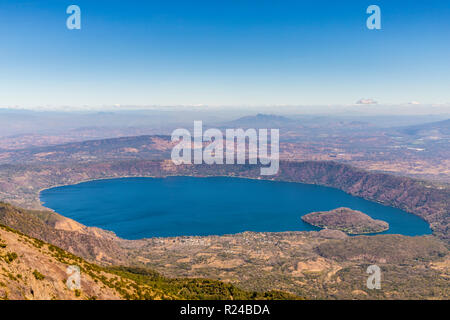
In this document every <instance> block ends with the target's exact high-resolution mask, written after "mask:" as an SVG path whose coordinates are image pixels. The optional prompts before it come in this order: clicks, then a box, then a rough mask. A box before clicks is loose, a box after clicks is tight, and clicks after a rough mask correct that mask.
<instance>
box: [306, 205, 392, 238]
mask: <svg viewBox="0 0 450 320" xmlns="http://www.w3.org/2000/svg"><path fill="white" fill-rule="evenodd" d="M302 220H303V221H305V222H307V223H309V224H312V225H314V226H316V227H320V228H326V229H334V230H340V231H343V232H345V233H348V234H354V235H356V234H367V233H379V232H383V231H386V230H388V229H389V224H388V223H387V222H385V221H382V220H375V219H372V218H371V217H370V216H368V215H367V214H365V213H362V212H361V211H357V210H352V209H349V208H337V209H334V210H331V211H319V212H312V213H309V214H307V215H304V216H303V217H302Z"/></svg>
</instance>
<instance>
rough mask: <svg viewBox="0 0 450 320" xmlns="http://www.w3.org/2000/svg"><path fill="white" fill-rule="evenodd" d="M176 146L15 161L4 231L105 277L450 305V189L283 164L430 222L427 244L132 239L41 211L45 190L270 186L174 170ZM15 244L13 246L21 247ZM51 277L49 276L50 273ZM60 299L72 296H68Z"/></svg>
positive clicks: (9, 168)
mask: <svg viewBox="0 0 450 320" xmlns="http://www.w3.org/2000/svg"><path fill="white" fill-rule="evenodd" d="M169 146H170V141H168V140H167V138H165V137H163V136H158V137H137V138H135V139H134V138H120V139H117V141H116V139H108V140H102V141H91V142H84V143H74V144H71V145H70V146H67V145H63V146H57V147H52V148H53V149H52V151H49V150H48V149H45V148H44V149H39V150H37V149H36V150H34V149H33V150H22V151H13V152H17V153H13V154H11V151H8V152H4V153H3V155H5V154H7V155H6V156H5V158H4V159H14V158H15V157H16V156H18V157H21V158H20V162H19V163H20V164H16V163H14V161H6V160H5V162H4V164H3V165H0V200H1V201H4V202H8V203H11V204H12V205H10V204H1V205H0V223H1V224H4V225H7V226H9V227H11V228H13V229H16V230H18V231H20V232H22V233H23V234H26V235H27V236H31V237H33V238H37V239H40V240H42V241H45V242H48V243H51V244H52V245H55V246H58V247H61V248H62V249H64V250H67V251H68V252H70V253H71V254H75V255H76V256H80V257H82V258H83V259H86V260H87V261H89V262H87V263H95V264H98V265H100V266H102V268H104V267H111V266H119V265H127V266H132V267H139V268H146V269H147V268H150V269H151V270H156V271H158V272H160V273H162V274H163V275H164V276H166V277H170V278H172V277H188V278H195V277H202V278H209V279H216V280H221V281H224V282H228V283H232V284H235V285H237V286H238V287H239V288H240V289H239V290H249V291H253V290H254V291H257V292H264V291H268V290H273V289H277V290H282V291H285V292H290V293H292V294H295V295H296V296H300V297H305V298H309V299H315V298H335V299H341V298H348V299H352V298H356V299H381V298H387V299H398V298H406V299H418V298H426V299H435V298H439V299H445V298H446V299H448V298H449V297H450V292H449V286H448V283H449V279H450V271H449V268H450V260H449V252H448V248H449V240H450V232H449V226H450V221H449V220H450V217H449V212H450V202H449V201H448V199H450V188H449V187H448V186H447V185H445V184H442V183H438V182H426V181H423V180H417V179H413V178H409V177H401V176H397V175H391V174H387V173H382V172H370V171H365V170H362V169H358V168H355V167H352V166H349V165H346V164H342V163H338V162H334V161H303V162H297V161H282V162H281V163H280V171H279V173H278V174H277V175H276V176H273V177H270V179H272V180H280V181H288V182H302V183H310V184H318V185H323V186H328V187H333V188H337V189H340V190H343V191H345V192H347V193H349V194H351V195H354V196H359V197H362V198H365V199H367V200H371V201H376V202H379V203H382V204H384V205H388V206H393V207H397V208H400V209H403V210H405V211H408V212H410V213H411V214H415V215H418V216H420V217H422V218H423V219H425V220H426V221H427V222H428V223H429V224H430V226H431V228H432V230H433V235H430V236H423V237H406V236H400V235H375V236H355V237H348V236H347V235H346V234H345V233H343V232H341V231H337V230H322V231H320V232H284V233H252V232H246V233H241V234H236V235H225V236H208V237H175V238H152V239H142V240H124V239H120V238H118V237H117V236H116V235H114V234H113V233H112V232H109V231H105V230H101V229H98V228H90V227H85V226H83V225H80V224H79V223H77V222H75V221H72V220H70V219H67V218H64V217H62V216H60V215H58V214H57V213H54V212H52V211H49V210H47V209H46V208H44V207H43V206H42V205H41V203H40V201H39V192H40V190H42V189H45V188H51V187H54V186H58V185H66V184H74V183H78V182H82V181H87V180H92V179H104V178H118V177H164V176H171V175H192V176H199V177H204V176H234V177H244V178H252V179H259V178H260V175H259V168H258V167H256V166H250V165H235V166H209V165H196V166H189V165H182V166H175V165H174V164H173V163H172V162H171V161H170V160H164V158H166V150H167V149H168V148H169ZM44 151H45V152H44ZM49 152H50V153H49ZM27 159H28V160H27ZM13 205H15V206H13ZM19 207H21V208H19ZM22 208H25V209H22ZM4 237H5V239H6V238H7V237H6V234H5V235H4ZM8 241H11V247H12V246H13V243H14V241H15V240H14V239H11V240H8ZM15 250H17V251H18V249H15ZM23 250H25V248H24V249H23ZM30 254H31V253H30ZM36 254H37V253H36ZM22 255H23V253H22ZM18 256H20V252H19V254H18ZM373 263H376V264H378V265H379V266H380V267H381V269H382V271H383V275H384V279H383V289H382V290H368V289H367V288H366V287H365V280H366V279H367V274H366V268H367V266H368V265H370V264H373ZM34 267H35V265H34V264H31V267H30V268H29V269H26V270H28V271H26V272H25V269H24V273H26V279H32V278H31V276H30V273H29V272H30V270H31V269H33V268H34ZM46 268H57V267H53V266H52V267H50V266H48V267H46ZM58 268H60V269H61V268H62V269H61V270H64V268H63V266H59V267H58ZM6 270H9V269H7V268H6ZM33 270H34V269H33ZM55 270H56V269H55ZM58 270H59V269H58ZM102 270H103V269H102ZM8 272H12V271H11V270H9V271H8ZM32 272H33V271H32ZM39 272H40V273H42V274H43V275H44V276H45V270H42V271H39ZM105 272H106V271H105ZM108 272H109V271H108ZM5 274H7V273H5ZM94 278H95V276H94ZM44 279H45V278H44ZM57 280H58V281H59V280H61V281H60V282H61V283H62V279H57ZM57 280H55V281H57ZM94 282H95V279H94ZM7 287H8V288H9V287H10V285H8V286H7ZM20 290H22V289H20ZM20 290H19V291H20ZM55 290H56V289H55ZM58 290H59V289H58ZM92 290H97V289H95V288H94V289H92ZM98 290H100V289H98ZM98 290H97V291H95V293H94V291H92V293H91V292H90V291H86V292H88V294H84V295H82V297H84V298H88V297H89V295H90V294H93V295H96V296H97V297H107V296H108V294H114V292H112V293H111V292H110V291H104V292H103V291H102V292H101V291H98ZM15 291H17V290H16V289H15ZM119 291H120V290H119ZM17 292H18V291H17ZM135 293H136V292H135ZM43 294H44V293H43ZM45 294H47V293H45ZM48 294H50V293H48ZM52 294H55V295H56V296H58V297H66V296H64V295H63V294H62V293H61V292H60V291H58V292H56V291H54V292H53V293H52ZM68 294H69V296H70V294H71V292H68ZM102 294H103V296H102ZM129 294H130V295H132V293H129ZM10 296H11V297H12V295H10ZM149 296H150V295H149ZM17 297H18V294H17ZM27 297H29V295H28V296H27ZM46 297H48V296H46ZM122 297H123V295H122ZM140 297H142V295H140ZM173 297H174V298H176V297H179V296H177V295H176V294H174V296H173Z"/></svg>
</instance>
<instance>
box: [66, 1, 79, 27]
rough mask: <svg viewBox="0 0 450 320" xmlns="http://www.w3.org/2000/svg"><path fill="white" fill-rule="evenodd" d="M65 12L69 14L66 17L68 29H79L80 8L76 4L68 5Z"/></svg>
mask: <svg viewBox="0 0 450 320" xmlns="http://www.w3.org/2000/svg"><path fill="white" fill-rule="evenodd" d="M66 13H67V14H70V16H69V17H68V18H67V21H66V26H67V29H69V30H74V29H76V30H80V29H81V9H80V7H79V6H77V5H74V4H72V5H70V6H68V7H67V10H66Z"/></svg>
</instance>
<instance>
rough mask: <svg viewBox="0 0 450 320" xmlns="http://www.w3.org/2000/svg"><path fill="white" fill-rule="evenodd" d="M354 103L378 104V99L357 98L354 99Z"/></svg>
mask: <svg viewBox="0 0 450 320" xmlns="http://www.w3.org/2000/svg"><path fill="white" fill-rule="evenodd" d="M356 104H378V101H375V100H374V99H364V98H362V99H359V100H358V101H356Z"/></svg>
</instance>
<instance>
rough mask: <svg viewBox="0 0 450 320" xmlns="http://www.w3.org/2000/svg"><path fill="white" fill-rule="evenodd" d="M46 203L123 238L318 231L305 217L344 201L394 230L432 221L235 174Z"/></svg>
mask: <svg viewBox="0 0 450 320" xmlns="http://www.w3.org/2000/svg"><path fill="white" fill-rule="evenodd" d="M41 201H42V202H43V203H44V205H45V206H46V207H48V208H51V209H53V210H55V211H56V212H58V213H60V214H62V215H64V216H66V217H69V218H72V219H74V220H76V221H78V222H80V223H82V224H84V225H87V226H95V227H99V228H102V229H106V230H111V231H114V232H115V233H116V234H117V235H118V236H120V237H122V238H125V239H140V238H149V237H168V236H188V235H198V236H204V235H223V234H233V233H239V232H243V231H260V232H263V231H269V232H278V231H311V230H319V229H318V228H316V227H313V226H311V225H309V224H307V223H304V222H303V221H302V220H301V218H300V217H301V216H302V215H305V214H307V213H310V212H313V211H327V210H331V209H335V208H338V207H349V208H351V209H354V210H360V211H362V212H364V213H366V214H368V215H369V216H371V217H372V218H374V219H381V220H384V221H386V222H388V223H389V225H390V229H389V230H387V231H385V232H383V233H388V234H403V235H410V236H414V235H423V234H429V233H431V230H430V228H429V225H428V223H426V222H425V221H424V220H422V219H421V218H419V217H417V216H415V215H413V214H410V213H407V212H404V211H402V210H399V209H396V208H391V207H386V206H383V205H381V204H378V203H375V202H370V201H367V200H364V199H362V198H358V197H354V196H351V195H349V194H346V193H345V192H343V191H340V190H337V189H333V188H328V187H322V186H316V185H309V184H302V183H290V182H278V181H263V180H251V179H241V178H231V177H208V178H194V177H168V178H122V179H110V180H96V181H89V182H84V183H80V184H76V185H70V186H63V187H56V188H52V189H47V190H44V191H42V192H41Z"/></svg>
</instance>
